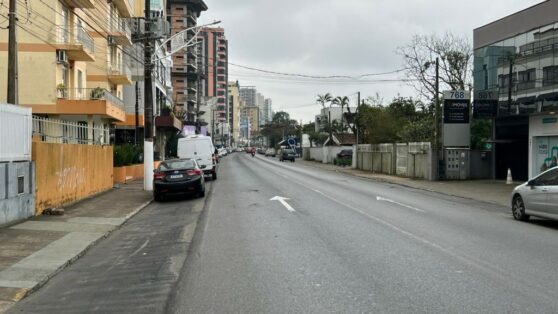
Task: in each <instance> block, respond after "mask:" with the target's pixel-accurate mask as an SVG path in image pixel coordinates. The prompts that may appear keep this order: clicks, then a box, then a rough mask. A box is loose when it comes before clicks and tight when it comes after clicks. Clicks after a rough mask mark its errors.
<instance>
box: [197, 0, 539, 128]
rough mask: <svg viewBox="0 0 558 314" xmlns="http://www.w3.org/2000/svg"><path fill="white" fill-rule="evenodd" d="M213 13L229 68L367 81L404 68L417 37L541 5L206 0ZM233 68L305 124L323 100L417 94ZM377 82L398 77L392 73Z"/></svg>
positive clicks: (462, 29) (392, 85) (511, 0)
mask: <svg viewBox="0 0 558 314" xmlns="http://www.w3.org/2000/svg"><path fill="white" fill-rule="evenodd" d="M205 2H206V4H207V5H208V7H209V10H208V11H206V12H203V13H202V15H201V18H200V22H199V23H200V24H202V23H206V22H210V21H214V20H220V21H222V23H221V26H222V27H224V28H225V35H226V37H227V39H228V40H229V62H230V63H233V64H235V65H243V66H248V67H252V68H258V69H263V70H268V71H275V72H287V73H300V74H306V75H318V76H321V75H323V76H329V75H350V76H355V75H360V74H367V73H382V72H389V71H393V70H397V69H400V68H401V67H402V60H401V57H400V56H398V55H397V54H396V53H395V51H396V49H397V47H399V46H403V45H405V44H407V43H409V42H410V40H411V37H412V36H413V35H414V34H425V35H430V34H433V33H437V34H443V33H444V32H451V33H454V34H458V35H461V36H467V37H468V38H469V39H470V42H471V44H472V38H473V29H474V28H477V27H479V26H482V25H484V24H487V23H490V22H491V21H494V20H496V19H499V18H502V17H504V16H506V15H509V14H511V13H514V12H516V11H519V10H521V9H524V8H527V7H529V6H531V5H533V4H536V3H540V2H542V1H541V0H491V1H487V0H468V1H450V0H282V1H277V0H205ZM235 65H232V64H230V65H229V80H238V81H239V82H240V85H244V86H256V87H257V89H258V91H259V92H261V93H262V94H263V95H265V97H267V98H271V99H272V100H273V109H274V111H279V110H284V111H287V112H289V113H290V114H291V117H292V118H294V119H297V120H301V119H302V120H303V121H304V123H307V122H309V121H310V120H313V117H314V115H316V114H318V112H319V109H320V106H319V105H317V104H315V99H316V95H317V94H323V93H326V92H329V93H331V94H333V95H336V96H337V95H340V96H342V95H346V96H350V98H351V101H352V103H354V104H356V95H355V92H357V91H361V93H362V97H364V98H365V97H367V96H372V95H374V94H375V93H379V94H380V96H381V97H382V98H384V100H385V101H387V100H390V99H391V98H393V97H395V96H397V95H401V96H405V97H408V96H416V94H415V93H414V90H413V89H412V88H409V87H408V86H407V85H405V84H403V83H399V82H389V83H386V82H373V83H372V82H367V83H366V84H363V83H362V82H361V83H355V82H352V83H347V82H345V83H338V82H336V83H331V82H326V83H324V82H321V81H316V80H313V81H312V82H309V81H308V80H302V79H298V78H292V77H291V78H278V77H277V75H271V74H265V73H261V72H256V71H252V70H247V69H243V68H240V67H238V66H235ZM374 78H375V79H378V78H382V79H384V78H385V79H396V78H401V74H391V75H385V76H381V77H374Z"/></svg>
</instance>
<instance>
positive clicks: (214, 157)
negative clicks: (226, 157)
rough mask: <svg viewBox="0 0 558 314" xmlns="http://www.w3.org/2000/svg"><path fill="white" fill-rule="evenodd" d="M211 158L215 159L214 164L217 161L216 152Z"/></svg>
mask: <svg viewBox="0 0 558 314" xmlns="http://www.w3.org/2000/svg"><path fill="white" fill-rule="evenodd" d="M211 160H213V164H214V165H215V164H216V163H217V157H216V156H215V154H213V155H211Z"/></svg>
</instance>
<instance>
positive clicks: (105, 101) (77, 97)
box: [33, 87, 126, 122]
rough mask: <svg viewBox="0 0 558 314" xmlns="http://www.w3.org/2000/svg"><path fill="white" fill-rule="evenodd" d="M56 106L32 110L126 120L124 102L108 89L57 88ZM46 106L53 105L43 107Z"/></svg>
mask: <svg viewBox="0 0 558 314" xmlns="http://www.w3.org/2000/svg"><path fill="white" fill-rule="evenodd" d="M56 94H57V100H56V106H36V107H40V108H39V109H37V110H38V111H37V110H35V108H33V112H36V113H44V114H68V115H100V116H103V117H105V118H109V119H114V120H117V121H120V122H123V121H125V120H126V112H125V111H124V102H123V101H122V100H121V99H120V98H118V97H116V96H114V95H113V94H111V92H110V91H108V90H106V89H103V88H100V87H97V88H58V89H57V90H56ZM46 107H55V108H49V109H44V108H46Z"/></svg>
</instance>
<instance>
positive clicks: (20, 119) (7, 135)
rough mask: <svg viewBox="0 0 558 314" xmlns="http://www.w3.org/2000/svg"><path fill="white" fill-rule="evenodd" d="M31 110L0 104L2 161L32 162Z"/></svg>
mask: <svg viewBox="0 0 558 314" xmlns="http://www.w3.org/2000/svg"><path fill="white" fill-rule="evenodd" d="M32 130H33V129H32V124H31V108H26V107H20V106H15V105H8V104H0V161H24V160H31V136H32V133H31V132H32Z"/></svg>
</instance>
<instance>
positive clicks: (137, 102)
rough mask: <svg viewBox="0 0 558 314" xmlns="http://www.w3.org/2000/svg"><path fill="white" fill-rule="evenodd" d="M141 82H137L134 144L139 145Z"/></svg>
mask: <svg viewBox="0 0 558 314" xmlns="http://www.w3.org/2000/svg"><path fill="white" fill-rule="evenodd" d="M139 91H140V88H139V82H138V81H136V108H135V114H136V116H135V123H136V132H135V136H134V144H135V145H138V141H139Z"/></svg>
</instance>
